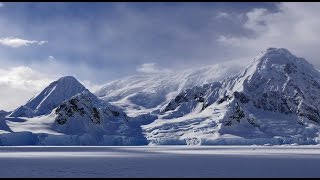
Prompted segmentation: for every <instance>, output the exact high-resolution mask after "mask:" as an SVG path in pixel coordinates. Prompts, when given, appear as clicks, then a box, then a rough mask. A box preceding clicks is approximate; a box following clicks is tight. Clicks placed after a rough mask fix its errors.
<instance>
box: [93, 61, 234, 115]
mask: <svg viewBox="0 0 320 180" xmlns="http://www.w3.org/2000/svg"><path fill="white" fill-rule="evenodd" d="M239 70H240V67H239V66H238V65H235V64H233V63H221V64H216V65H211V66H205V67H199V68H195V69H187V70H179V69H177V70H176V71H175V72H165V73H161V74H151V75H148V74H146V75H137V76H131V77H128V78H124V79H121V80H116V81H112V82H110V83H108V84H106V85H104V86H103V87H102V88H101V89H100V90H98V91H97V92H95V93H94V94H95V95H97V96H98V97H99V98H101V99H103V100H105V101H107V102H111V103H112V104H115V105H118V106H121V107H122V108H123V109H124V110H125V112H126V113H128V115H130V116H137V115H141V114H146V113H148V112H152V111H156V110H158V109H159V108H160V107H162V106H163V105H165V104H167V103H168V102H169V101H170V100H171V99H172V98H174V97H175V96H176V95H178V93H179V92H181V91H183V90H184V89H186V88H192V87H194V86H197V85H202V84H205V83H209V82H213V81H219V80H222V79H223V78H225V77H227V76H229V75H230V74H234V73H236V72H238V71H239Z"/></svg>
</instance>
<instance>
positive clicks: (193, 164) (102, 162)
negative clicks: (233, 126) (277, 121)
mask: <svg viewBox="0 0 320 180" xmlns="http://www.w3.org/2000/svg"><path fill="white" fill-rule="evenodd" d="M319 163H320V147H319V146H318V145H316V146H270V147H269V146H214V147H212V146H211V147H208V146H154V147H153V146H148V147H143V146H142V147H132V146H131V147H115V146H111V147H34V146H33V147H0V177H8V178H12V177H25V178H37V177H38V178H40V177H47V178H52V177H60V178H61V177H75V178H83V177H88V178H89V177H107V178H108V177H141V178H156V177H167V178H169V177H181V178H188V177H233V178H240V177H241V178H254V177H272V178H274V177H282V178H297V177H300V178H307V177H309V178H316V177H320V171H319V170H318V164H319Z"/></svg>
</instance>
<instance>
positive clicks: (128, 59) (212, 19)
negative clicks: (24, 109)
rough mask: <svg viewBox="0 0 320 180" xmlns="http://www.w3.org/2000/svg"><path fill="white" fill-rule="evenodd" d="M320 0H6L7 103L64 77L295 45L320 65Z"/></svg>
mask: <svg viewBox="0 0 320 180" xmlns="http://www.w3.org/2000/svg"><path fill="white" fill-rule="evenodd" d="M319 9H320V3H292V2H289V3H271V2H269V3H259V2H256V3H253V2H251V3H243V2H242V3H232V2H202V3H197V2H189V3H187V2H181V3H172V2H171V3H156V2H152V3H151V2H149V3H137V2H136V3H133V2H131V3H123V2H113V3H112V2H91V3H79V2H77V3H72V2H68V3H63V2H47V3H45V2H42V3H39V2H35V3H23V2H17V3H14V2H3V3H0V89H1V90H0V109H3V110H7V111H9V110H13V109H14V108H16V107H18V106H20V105H22V104H24V103H25V102H26V101H27V100H28V99H30V98H31V97H32V96H34V95H35V94H37V93H38V92H40V91H41V90H42V89H43V88H44V87H46V86H47V85H48V84H49V83H50V82H52V81H54V80H56V79H58V78H59V77H61V76H66V75H72V76H75V77H76V78H77V79H78V80H79V81H80V82H82V83H83V84H84V85H85V86H86V87H87V88H89V89H90V90H91V91H95V90H97V89H98V88H99V87H101V85H103V84H105V83H107V82H110V81H112V80H116V79H121V78H125V77H128V76H132V75H136V74H149V75H150V74H158V73H165V72H170V71H178V70H184V69H190V68H196V67H200V66H205V65H211V64H219V63H224V62H228V61H230V62H236V63H238V64H242V65H243V64H246V63H248V62H249V61H250V60H251V59H252V58H253V57H255V56H256V55H257V54H259V52H261V51H262V50H265V49H266V48H268V47H282V48H287V49H288V50H289V51H291V52H292V53H293V54H295V55H297V56H300V57H304V58H306V59H307V60H308V61H309V62H311V63H312V64H314V65H315V66H316V67H318V68H320V60H319V59H318V54H319V52H318V51H319V50H318V49H319V47H320V41H319V40H318V37H319V35H320V20H319V18H318V17H320V11H319Z"/></svg>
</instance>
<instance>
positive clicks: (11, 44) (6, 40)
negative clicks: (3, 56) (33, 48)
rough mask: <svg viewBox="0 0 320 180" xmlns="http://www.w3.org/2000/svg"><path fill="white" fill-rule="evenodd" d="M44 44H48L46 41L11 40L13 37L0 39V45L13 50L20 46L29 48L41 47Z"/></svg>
mask: <svg viewBox="0 0 320 180" xmlns="http://www.w3.org/2000/svg"><path fill="white" fill-rule="evenodd" d="M45 43H48V41H34V40H25V39H19V38H13V37H6V38H0V44H1V45H3V46H9V47H13V48H18V47H21V46H29V45H32V44H36V45H39V46H41V45H43V44H45Z"/></svg>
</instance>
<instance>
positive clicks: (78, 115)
mask: <svg viewBox="0 0 320 180" xmlns="http://www.w3.org/2000/svg"><path fill="white" fill-rule="evenodd" d="M218 70H220V71H222V72H225V73H227V72H230V69H228V68H221V67H219V66H208V67H205V68H200V69H197V70H187V71H184V72H183V73H169V74H164V75H152V76H151V75H150V76H148V75H144V76H134V77H129V78H127V79H123V80H118V81H114V82H111V83H109V84H107V85H106V86H104V87H103V88H102V89H101V90H99V91H98V92H96V93H95V94H92V93H91V92H90V91H89V90H87V89H86V88H85V87H84V86H83V85H81V84H80V83H79V82H78V81H77V80H76V79H75V78H73V77H69V76H68V77H63V78H61V79H59V80H57V81H55V82H53V83H51V84H50V85H49V86H48V87H47V88H45V89H44V90H43V91H42V92H41V93H39V94H38V95H37V96H35V97H34V98H32V99H31V100H30V101H28V102H27V104H26V105H24V106H22V107H20V108H17V109H16V110H15V111H13V112H12V113H11V114H9V115H8V113H7V112H3V115H0V145H146V144H156V145H159V144H175V145H178V144H189V145H194V144H197V145H200V144H201V145H205V144H293V143H296V144H319V143H320V134H319V132H320V72H319V71H318V70H316V69H315V68H314V67H313V66H312V65H311V64H309V63H308V62H307V61H306V60H305V59H303V58H299V57H296V56H294V55H293V54H291V53H290V52H289V51H288V50H286V49H283V48H269V49H267V50H265V51H263V52H261V54H260V55H258V56H257V57H256V58H254V59H253V60H252V62H251V64H250V65H249V66H247V67H246V68H245V69H244V70H243V71H241V72H239V73H236V74H235V75H233V76H230V77H227V78H222V76H223V74H224V73H221V72H220V73H217V74H215V73H216V71H218ZM195 85H197V86H195ZM109 101H110V102H109Z"/></svg>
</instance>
